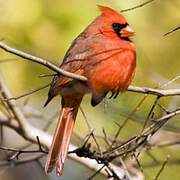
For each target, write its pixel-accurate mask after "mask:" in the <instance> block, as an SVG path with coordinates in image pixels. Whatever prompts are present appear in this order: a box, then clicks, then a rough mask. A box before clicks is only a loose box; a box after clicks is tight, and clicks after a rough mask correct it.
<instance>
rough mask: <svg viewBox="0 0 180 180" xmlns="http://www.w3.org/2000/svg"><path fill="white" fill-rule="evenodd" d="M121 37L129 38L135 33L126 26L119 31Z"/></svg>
mask: <svg viewBox="0 0 180 180" xmlns="http://www.w3.org/2000/svg"><path fill="white" fill-rule="evenodd" d="M120 34H121V37H130V36H134V34H135V32H134V30H133V29H131V28H130V26H126V27H125V28H123V29H122V30H121V31H120Z"/></svg>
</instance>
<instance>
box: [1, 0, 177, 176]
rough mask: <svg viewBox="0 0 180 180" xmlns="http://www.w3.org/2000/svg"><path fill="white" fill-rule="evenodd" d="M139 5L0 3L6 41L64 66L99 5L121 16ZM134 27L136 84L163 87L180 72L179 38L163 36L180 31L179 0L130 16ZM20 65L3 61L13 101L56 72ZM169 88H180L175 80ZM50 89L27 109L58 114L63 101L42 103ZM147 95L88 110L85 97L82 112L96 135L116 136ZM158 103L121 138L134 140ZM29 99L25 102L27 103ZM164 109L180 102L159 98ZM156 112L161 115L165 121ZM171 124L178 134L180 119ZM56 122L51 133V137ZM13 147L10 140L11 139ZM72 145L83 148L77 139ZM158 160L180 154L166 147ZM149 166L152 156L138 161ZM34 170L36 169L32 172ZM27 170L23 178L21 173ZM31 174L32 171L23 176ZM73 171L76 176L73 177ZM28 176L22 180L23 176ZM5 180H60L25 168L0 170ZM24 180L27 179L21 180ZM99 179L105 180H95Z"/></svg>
mask: <svg viewBox="0 0 180 180" xmlns="http://www.w3.org/2000/svg"><path fill="white" fill-rule="evenodd" d="M142 2H143V1H140V0H136V1H134V0H121V1H120V0H111V1H109V0H91V1H90V0H88V1H84V0H71V1H67V0H66V1H65V0H54V1H51V0H44V1H43V0H6V1H3V0H0V38H3V39H5V41H6V42H8V43H9V44H10V45H12V46H13V47H16V48H17V49H21V50H23V51H26V52H28V53H31V54H33V55H36V56H39V57H43V58H45V59H47V60H49V61H51V62H53V63H55V64H59V63H60V61H61V60H62V59H63V55H64V54H65V52H66V50H67V48H68V47H69V45H70V43H71V41H72V40H73V39H74V38H75V37H76V36H77V35H78V34H79V32H81V31H82V30H83V29H84V28H85V27H86V26H87V24H89V23H90V22H91V21H92V19H94V18H95V17H96V16H97V15H98V14H99V11H98V8H97V6H96V5H97V4H101V5H106V6H110V7H113V8H115V9H116V10H121V9H125V8H129V7H132V6H134V5H137V4H140V3H142ZM124 15H125V16H126V18H127V19H128V22H129V24H130V25H131V27H132V28H133V29H134V30H135V31H136V36H135V37H133V41H134V43H135V44H136V47H137V73H136V77H135V79H134V81H133V84H134V85H137V86H149V87H157V86H158V85H159V84H163V83H164V82H166V81H167V80H170V79H172V78H174V77H175V76H177V75H179V70H180V68H179V67H180V51H179V50H180V43H179V42H180V33H179V32H175V33H172V34H171V35H169V36H166V37H163V34H164V33H166V32H167V31H169V30H170V29H172V28H174V27H175V26H177V25H179V20H180V1H179V0H173V1H170V0H164V1H160V0H155V1H153V2H152V3H150V4H149V5H147V6H145V7H142V8H139V9H136V10H133V11H129V12H127V13H124ZM6 58H10V59H11V58H12V55H9V54H7V53H2V52H0V60H3V59H6ZM13 59H14V61H12V62H8V63H2V64H1V65H0V70H1V71H2V74H3V77H4V78H5V80H6V83H7V84H8V87H9V88H10V90H11V91H12V93H13V94H14V95H19V94H21V93H24V92H26V91H28V90H29V89H32V88H34V87H39V86H41V85H43V84H46V83H47V82H50V81H51V78H39V77H38V76H39V75H40V74H46V73H51V72H50V71H49V70H48V69H45V68H42V67H40V66H39V65H37V64H33V63H30V62H26V61H22V60H20V59H19V58H17V57H13ZM170 87H171V88H174V87H179V82H178V81H177V82H176V83H174V84H173V85H171V86H170ZM47 91H48V90H47V89H45V90H42V91H40V92H38V93H36V94H34V95H32V96H31V98H30V100H29V105H30V106H33V107H35V108H37V109H38V110H40V111H43V112H44V113H47V114H54V113H55V112H57V110H58V109H59V108H60V105H59V97H57V98H56V99H55V100H54V101H53V102H52V103H51V104H50V105H49V106H48V107H47V108H46V109H43V108H42V106H43V103H44V102H45V99H46V96H47ZM142 97H143V95H137V94H133V93H129V92H128V93H125V94H122V95H121V96H119V97H118V98H117V99H116V100H113V101H109V100H107V103H105V106H106V107H104V103H102V104H101V105H99V106H97V107H96V108H92V107H91V106H90V103H89V101H90V96H89V95H88V96H86V97H85V98H84V101H83V103H82V107H83V109H84V111H85V113H86V116H87V118H88V119H89V121H90V123H91V125H92V127H94V128H95V133H97V134H102V127H104V128H105V129H106V131H107V133H108V134H109V135H110V136H111V137H113V135H114V132H115V131H116V129H117V126H116V125H115V123H114V122H115V121H116V122H118V123H120V124H121V123H122V122H123V120H124V119H125V117H124V116H127V115H128V114H129V113H130V112H131V111H132V110H133V108H135V106H136V105H137V104H138V102H139V101H140V100H141V99H142ZM153 100H154V98H153V97H148V98H147V99H146V101H145V102H144V103H143V104H142V105H141V107H140V108H139V110H138V112H136V114H135V115H134V117H133V119H135V120H136V121H135V120H131V121H129V122H128V124H127V125H126V126H125V128H124V129H123V131H122V132H121V136H120V138H122V139H125V138H128V137H131V136H133V135H135V134H137V133H138V132H140V130H141V128H142V123H139V122H140V121H143V120H144V119H145V118H146V116H147V114H148V111H149V109H150V104H152V102H153ZM22 102H23V100H19V104H22ZM161 104H163V105H165V106H166V107H168V108H173V107H174V106H177V105H178V104H180V101H179V99H176V100H174V99H172V98H166V99H162V100H161ZM161 113H162V112H161V111H160V110H159V109H157V112H156V116H159V115H161ZM171 124H172V125H174V126H176V127H178V128H180V122H179V119H178V118H173V119H172V120H171ZM54 126H55V123H53V124H52V126H51V128H50V133H52V132H53V129H54ZM74 132H75V134H80V135H81V136H82V137H84V136H85V134H86V133H87V126H86V124H85V123H84V119H83V117H82V114H81V113H79V114H78V118H77V122H76V127H75V130H74ZM6 141H7V143H8V139H6ZM73 141H74V142H76V143H79V141H78V140H77V138H76V136H74V138H73ZM152 153H153V154H154V155H155V157H156V158H157V159H158V160H164V159H165V158H166V156H167V154H170V155H171V157H177V158H178V157H179V156H180V152H179V151H178V149H177V148H165V149H160V150H156V149H155V150H152ZM150 161H151V159H150V158H148V157H147V156H143V157H142V158H141V159H140V162H141V163H142V167H143V164H147V163H149V162H150ZM29 167H32V171H33V175H32V171H30V172H29ZM159 168H160V167H159V166H155V167H153V168H144V173H145V176H146V179H152V177H153V176H154V175H155V173H156V172H157V171H158V169H159ZM22 170H23V172H24V173H22ZM179 171H180V165H179V164H176V165H168V166H167V167H166V170H165V171H164V172H163V174H162V175H161V177H160V178H159V179H163V180H166V179H167V180H168V179H169V177H173V179H174V180H176V179H179ZM25 172H26V173H25ZM70 173H71V174H70ZM91 173H92V172H90V171H89V170H88V169H86V168H85V167H83V166H82V165H79V164H78V163H76V162H72V161H68V162H67V164H66V167H65V178H66V179H71V178H72V177H77V179H85V177H87V176H88V175H87V174H89V175H90V174H91ZM23 175H24V176H23ZM1 176H2V177H4V178H3V179H8V180H9V179H15V177H17V178H20V179H24V178H23V177H26V178H28V177H29V179H32V178H35V179H56V178H55V176H54V175H50V176H49V177H44V175H43V172H42V171H39V170H37V167H36V165H35V164H32V165H31V164H30V165H25V166H24V165H23V166H22V167H21V166H19V167H16V168H15V169H11V168H7V169H5V170H1V171H0V177H1ZM22 176H23V177H22ZM97 179H103V178H102V177H100V176H99V177H97Z"/></svg>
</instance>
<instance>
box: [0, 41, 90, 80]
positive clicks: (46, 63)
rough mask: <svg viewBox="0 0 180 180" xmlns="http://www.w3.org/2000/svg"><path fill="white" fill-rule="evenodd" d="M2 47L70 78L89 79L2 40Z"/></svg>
mask: <svg viewBox="0 0 180 180" xmlns="http://www.w3.org/2000/svg"><path fill="white" fill-rule="evenodd" d="M0 48H1V49H3V50H5V51H7V52H9V53H11V54H14V55H17V56H19V57H22V58H23V59H26V60H30V61H32V62H35V63H38V64H41V65H44V66H46V67H48V68H49V69H51V70H53V71H55V72H57V73H59V74H62V75H63V76H67V77H69V78H73V79H77V80H80V81H87V78H86V77H83V76H80V75H78V74H74V73H70V72H67V71H64V70H63V69H61V68H58V67H57V66H56V65H54V64H52V63H50V62H48V61H46V60H44V59H42V58H39V57H36V56H33V55H30V54H27V53H25V52H22V51H19V50H17V49H15V48H12V47H10V46H8V45H6V44H4V43H3V42H0Z"/></svg>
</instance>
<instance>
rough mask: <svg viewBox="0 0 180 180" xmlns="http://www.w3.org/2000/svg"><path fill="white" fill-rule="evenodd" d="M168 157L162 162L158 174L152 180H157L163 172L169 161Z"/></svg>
mask: <svg viewBox="0 0 180 180" xmlns="http://www.w3.org/2000/svg"><path fill="white" fill-rule="evenodd" d="M169 158H170V156H169V155H168V156H167V158H166V160H165V161H164V163H163V164H162V166H161V168H160V170H159V171H158V173H157V174H156V176H155V177H154V178H153V180H158V178H159V176H160V175H161V173H162V172H163V170H164V168H165V166H166V164H167V162H168V160H169Z"/></svg>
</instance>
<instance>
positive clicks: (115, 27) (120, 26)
mask: <svg viewBox="0 0 180 180" xmlns="http://www.w3.org/2000/svg"><path fill="white" fill-rule="evenodd" d="M127 25H128V24H127V23H125V24H120V23H113V24H112V28H113V30H114V32H115V33H116V34H117V35H120V31H121V29H123V28H125V27H126V26H127Z"/></svg>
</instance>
